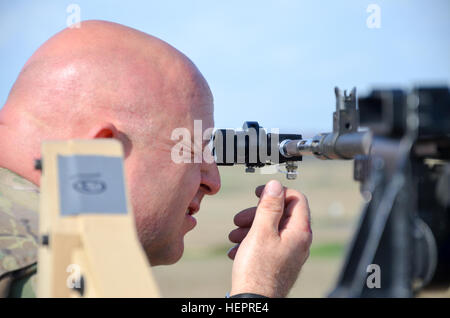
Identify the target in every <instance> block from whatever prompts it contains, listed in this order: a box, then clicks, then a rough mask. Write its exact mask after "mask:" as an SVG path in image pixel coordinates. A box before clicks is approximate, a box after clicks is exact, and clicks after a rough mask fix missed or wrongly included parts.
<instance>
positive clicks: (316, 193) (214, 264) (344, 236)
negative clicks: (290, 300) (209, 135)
mask: <svg viewBox="0 0 450 318" xmlns="http://www.w3.org/2000/svg"><path fill="white" fill-rule="evenodd" d="M352 169H353V165H352V162H343V161H341V162H337V161H321V160H317V159H309V160H305V161H304V162H302V163H301V164H300V167H299V176H298V179H297V180H295V181H288V180H286V179H285V177H284V175H282V174H259V173H255V174H246V173H244V168H243V167H242V166H239V167H223V168H221V169H220V172H221V177H222V189H221V191H220V192H219V194H217V195H216V196H213V197H206V198H205V199H204V201H203V203H202V208H201V210H200V212H199V214H197V220H198V224H197V227H196V228H195V229H194V230H193V231H192V232H190V233H188V234H187V236H186V239H185V253H184V256H183V258H182V259H181V260H180V261H179V262H178V263H177V264H175V265H171V266H159V267H155V268H153V272H154V274H155V276H156V280H157V281H158V284H159V286H160V289H161V293H162V295H163V296H164V297H224V295H225V294H226V293H227V292H228V291H229V289H230V282H231V267H232V261H231V260H229V259H228V258H227V256H226V252H227V250H228V249H229V248H230V247H232V246H233V244H232V243H231V242H229V241H228V233H229V232H230V231H231V230H232V229H234V227H235V226H234V225H233V221H232V220H233V216H234V215H235V214H236V213H237V212H239V211H241V210H243V209H245V208H247V207H251V206H255V205H256V203H257V198H256V196H255V195H254V189H255V187H256V186H258V185H261V184H265V183H266V182H267V181H269V180H271V179H278V180H279V181H281V182H282V183H283V184H284V185H285V186H288V187H291V188H294V189H297V190H299V191H301V192H303V193H304V194H305V195H306V196H307V197H308V200H309V204H310V208H311V215H312V229H313V233H314V239H313V244H312V247H311V255H310V257H309V259H308V261H307V262H306V264H305V265H304V267H303V269H302V271H301V274H300V277H299V279H298V281H297V283H296V284H295V286H294V288H293V289H292V291H291V293H290V295H289V297H324V296H326V295H327V293H328V292H329V291H330V289H331V288H332V287H333V284H334V283H335V280H336V277H337V276H336V275H337V273H338V272H339V270H340V267H341V262H342V260H343V255H344V252H345V248H346V246H347V243H348V241H349V240H350V238H351V236H352V234H353V230H354V226H355V224H356V221H357V219H358V217H359V212H360V208H361V206H362V202H363V201H362V198H361V196H360V194H359V184H358V183H356V182H354V181H353V170H352Z"/></svg>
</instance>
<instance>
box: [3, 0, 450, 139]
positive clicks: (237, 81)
mask: <svg viewBox="0 0 450 318" xmlns="http://www.w3.org/2000/svg"><path fill="white" fill-rule="evenodd" d="M71 3H76V4H78V5H79V6H80V8H81V19H82V20H88V19H102V20H109V21H114V22H117V23H121V24H125V25H128V26H130V27H134V28H136V29H139V30H141V31H144V32H147V33H149V34H152V35H155V36H157V37H159V38H161V39H163V40H165V41H167V42H169V43H170V44H172V45H173V46H175V47H176V48H177V49H179V50H181V51H182V52H183V53H185V54H186V55H187V56H189V57H190V58H191V59H192V61H193V62H194V63H195V64H196V65H197V66H198V68H199V69H200V71H201V72H202V73H203V75H204V76H205V78H206V79H207V80H208V82H209V85H210V87H211V89H212V91H213V94H214V97H215V121H216V126H217V127H229V128H236V127H240V126H241V125H242V123H243V121H245V120H257V121H259V122H260V123H261V124H262V125H263V126H265V127H268V128H270V127H276V128H280V129H281V130H284V131H290V132H294V131H295V132H300V133H302V132H303V133H305V132H322V131H328V130H330V129H331V122H332V119H331V114H332V111H333V110H334V107H335V103H334V93H333V87H334V86H336V85H337V86H339V87H341V88H351V87H352V86H356V87H357V88H358V91H359V92H360V93H364V92H367V90H368V89H369V88H371V87H380V86H381V87H386V86H397V87H403V88H409V87H411V86H412V85H415V84H418V83H422V84H435V83H440V84H442V83H444V84H447V85H448V84H449V79H450V43H449V31H450V1H447V0H442V1H439V0H434V1H420V0H410V1H406V0H403V1H402V0H395V1H375V0H370V1H364V0H353V1H335V0H329V1H317V0H316V1H313V0H308V1H295V0H281V1H280V0H278V1H275V0H274V1H242V0H241V1H236V0H232V1H219V0H196V1H188V0H186V1H181V0H178V1H175V0H165V1H133V0H128V1H111V0H108V1H93V0H90V1H84V0H83V1H81V0H79V1H75V0H72V1H61V0H60V1H49V0H48V1H45V0H44V1H42V0H41V1H25V0H16V1H7V0H0V70H1V77H0V107H1V106H2V105H3V104H4V102H5V101H6V98H7V95H8V92H9V90H10V88H11V86H12V84H13V82H14V80H15V79H16V77H17V75H18V73H19V71H20V69H21V67H22V66H23V64H24V63H25V61H26V60H27V59H28V58H29V57H30V56H31V55H32V53H33V52H34V51H35V50H36V49H37V48H38V47H39V46H40V45H41V44H42V43H43V42H45V41H46V40H47V39H48V38H49V37H51V36H52V35H53V34H55V33H57V32H58V31H60V30H62V29H63V28H65V26H66V19H67V17H68V16H69V13H67V12H66V8H67V6H68V5H69V4H71ZM369 4H377V5H378V6H379V7H380V9H381V28H379V29H370V28H368V27H367V25H366V20H367V18H368V17H369V15H370V13H368V12H366V9H367V7H368V5H369Z"/></svg>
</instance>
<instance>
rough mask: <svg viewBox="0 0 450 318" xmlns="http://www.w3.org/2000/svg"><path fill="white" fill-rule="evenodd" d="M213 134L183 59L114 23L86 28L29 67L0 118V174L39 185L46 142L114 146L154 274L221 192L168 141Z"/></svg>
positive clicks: (47, 48) (207, 103) (57, 40)
mask: <svg viewBox="0 0 450 318" xmlns="http://www.w3.org/2000/svg"><path fill="white" fill-rule="evenodd" d="M196 119H199V120H202V122H203V128H204V129H207V128H210V127H212V126H213V124H214V123H213V99H212V94H211V91H210V89H209V87H208V84H207V83H206V81H205V79H204V78H203V76H202V75H201V73H200V72H199V71H198V69H197V68H196V67H195V65H194V64H193V63H192V62H191V61H190V60H189V59H188V58H187V57H186V56H185V55H183V54H182V53H181V52H179V51H178V50H176V49H175V48H173V47H172V46H170V45H169V44H167V43H165V42H164V41H162V40H160V39H157V38H155V37H153V36H150V35H148V34H145V33H142V32H140V31H137V30H135V29H132V28H129V27H125V26H123V25H119V24H116V23H111V22H105V21H84V22H82V23H81V27H80V28H79V29H77V28H74V29H65V30H63V31H61V32H60V33H58V34H56V35H55V36H53V37H52V38H51V39H49V40H48V41H47V42H46V43H44V44H43V45H42V46H41V47H40V48H39V49H38V50H37V51H36V52H35V53H34V54H33V56H32V57H31V58H30V59H29V60H28V61H27V63H26V64H25V66H24V68H23V69H22V71H21V73H20V75H19V77H18V78H17V80H16V82H15V84H14V86H13V88H12V89H11V92H10V94H9V96H8V100H7V102H6V104H5V106H4V107H3V109H1V110H0V148H1V149H2V150H6V151H3V153H0V166H3V167H6V168H9V169H11V170H13V171H15V172H16V173H18V174H21V175H22V176H24V177H26V178H27V179H29V180H31V181H32V182H34V183H36V184H38V183H39V175H38V173H37V172H35V171H34V170H33V169H32V165H31V164H30V163H31V162H32V160H33V158H36V157H39V155H40V144H41V142H42V141H43V140H47V139H72V138H116V139H118V140H120V141H121V142H122V143H123V145H124V148H125V152H126V155H127V157H126V161H125V168H126V173H127V179H128V184H129V187H130V195H131V201H132V204H133V208H134V212H135V216H136V223H137V228H138V234H139V237H140V239H141V243H142V244H143V246H144V248H145V250H146V251H147V254H148V255H149V259H150V261H151V262H152V264H167V263H173V262H175V261H176V260H178V258H179V257H180V256H181V254H182V251H183V236H184V234H185V233H186V232H187V231H188V230H190V229H191V228H192V227H193V226H192V220H191V218H192V217H190V218H186V213H185V212H186V210H187V209H189V208H191V207H192V206H199V204H200V201H201V200H202V198H203V196H204V195H205V194H214V193H216V192H217V191H218V190H219V187H220V178H219V175H218V171H217V167H216V166H215V164H207V163H202V164H200V165H199V164H175V163H174V162H173V161H172V160H171V149H172V147H173V145H174V144H175V142H176V141H173V140H171V132H172V131H173V129H175V128H178V127H186V128H188V129H190V130H191V131H192V130H193V121H194V120H196Z"/></svg>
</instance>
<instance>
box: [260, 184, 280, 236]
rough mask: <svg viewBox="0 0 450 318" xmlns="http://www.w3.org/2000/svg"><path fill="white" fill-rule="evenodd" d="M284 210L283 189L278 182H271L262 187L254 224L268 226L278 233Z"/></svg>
mask: <svg viewBox="0 0 450 318" xmlns="http://www.w3.org/2000/svg"><path fill="white" fill-rule="evenodd" d="M283 210H284V189H283V186H282V185H281V183H280V182H279V181H276V180H271V181H269V182H268V183H267V184H266V186H265V187H264V191H263V193H262V195H261V199H260V201H259V204H258V208H257V209H256V215H255V220H254V223H256V224H257V225H258V226H263V227H267V226H270V227H272V228H273V229H274V230H276V231H278V226H279V224H280V219H281V216H282V215H283Z"/></svg>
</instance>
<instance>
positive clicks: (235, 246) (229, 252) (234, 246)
mask: <svg viewBox="0 0 450 318" xmlns="http://www.w3.org/2000/svg"><path fill="white" fill-rule="evenodd" d="M238 245H239V244H236V245H235V246H232V247H230V249H229V250H228V251H227V255H228V254H229V253H230V252H231V250H232V249H233V248H235V247H236V246H238Z"/></svg>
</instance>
